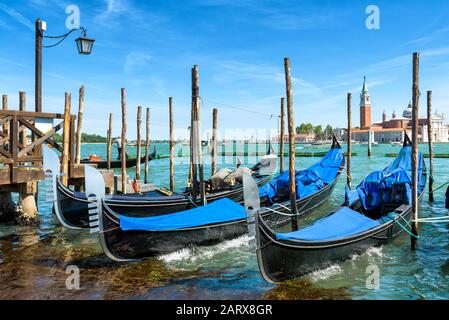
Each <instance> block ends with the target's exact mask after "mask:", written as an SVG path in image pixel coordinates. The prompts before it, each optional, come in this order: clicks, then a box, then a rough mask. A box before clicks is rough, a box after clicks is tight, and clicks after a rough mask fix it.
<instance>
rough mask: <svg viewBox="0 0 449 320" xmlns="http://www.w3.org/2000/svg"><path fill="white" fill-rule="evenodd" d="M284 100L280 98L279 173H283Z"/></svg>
mask: <svg viewBox="0 0 449 320" xmlns="http://www.w3.org/2000/svg"><path fill="white" fill-rule="evenodd" d="M284 105H285V98H284V97H282V98H281V133H280V135H279V139H280V146H279V149H280V150H279V151H280V152H279V158H280V159H279V160H280V172H281V173H282V172H284V135H285V111H284V109H285V108H284Z"/></svg>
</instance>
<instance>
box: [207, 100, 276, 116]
mask: <svg viewBox="0 0 449 320" xmlns="http://www.w3.org/2000/svg"><path fill="white" fill-rule="evenodd" d="M199 98H200V99H201V100H204V101H209V102H212V103H215V104H219V105H221V106H223V107H226V108H230V109H236V110H241V111H245V112H249V113H252V114H259V115H262V116H268V117H271V116H272V115H271V114H268V113H264V112H259V111H254V110H250V109H247V108H243V107H236V106H232V105H229V104H224V103H221V102H218V101H214V100H210V99H206V98H204V97H199Z"/></svg>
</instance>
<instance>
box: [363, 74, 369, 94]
mask: <svg viewBox="0 0 449 320" xmlns="http://www.w3.org/2000/svg"><path fill="white" fill-rule="evenodd" d="M364 93H368V84H367V83H366V76H365V77H363V88H362V94H364Z"/></svg>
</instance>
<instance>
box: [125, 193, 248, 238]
mask: <svg viewBox="0 0 449 320" xmlns="http://www.w3.org/2000/svg"><path fill="white" fill-rule="evenodd" d="M245 218H246V213H245V208H243V207H242V206H241V205H239V204H238V203H236V202H234V201H232V200H229V199H227V198H223V199H220V200H217V201H214V202H212V203H211V204H208V205H206V206H203V207H198V208H194V209H191V210H187V211H182V212H177V213H171V214H164V215H161V216H154V217H147V218H136V217H127V216H120V228H121V229H122V230H124V231H131V230H140V231H168V230H177V229H184V228H192V227H199V226H204V225H208V224H213V223H221V222H230V221H235V220H239V219H245Z"/></svg>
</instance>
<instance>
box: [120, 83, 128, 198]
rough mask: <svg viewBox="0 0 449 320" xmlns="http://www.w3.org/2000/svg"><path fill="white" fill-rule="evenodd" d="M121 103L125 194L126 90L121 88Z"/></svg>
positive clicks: (124, 186)
mask: <svg viewBox="0 0 449 320" xmlns="http://www.w3.org/2000/svg"><path fill="white" fill-rule="evenodd" d="M121 105H122V139H121V140H122V193H123V194H126V193H127V192H126V191H127V190H126V187H127V186H126V90H125V88H122V90H121Z"/></svg>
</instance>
